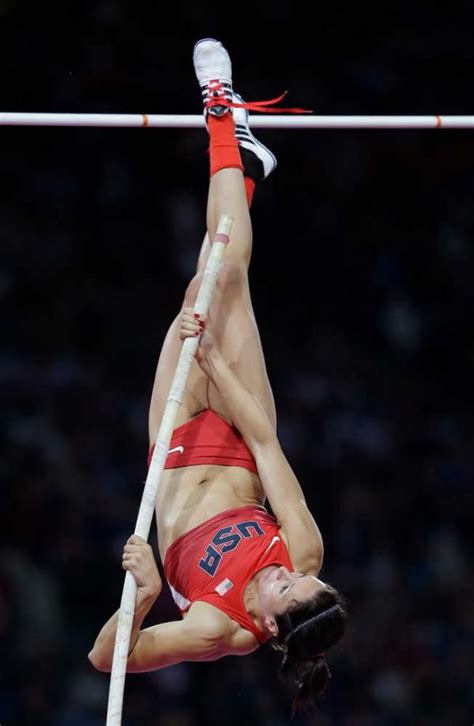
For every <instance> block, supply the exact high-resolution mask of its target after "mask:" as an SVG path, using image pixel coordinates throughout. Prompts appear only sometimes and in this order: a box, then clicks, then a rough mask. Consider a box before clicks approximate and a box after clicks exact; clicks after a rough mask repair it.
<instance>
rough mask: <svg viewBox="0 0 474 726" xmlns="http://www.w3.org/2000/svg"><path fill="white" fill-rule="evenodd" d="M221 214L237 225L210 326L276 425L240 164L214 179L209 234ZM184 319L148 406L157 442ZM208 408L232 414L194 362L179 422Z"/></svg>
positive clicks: (192, 291) (172, 332)
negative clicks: (254, 298)
mask: <svg viewBox="0 0 474 726" xmlns="http://www.w3.org/2000/svg"><path fill="white" fill-rule="evenodd" d="M221 214H229V215H230V216H232V217H233V218H234V226H233V228H232V233H231V241H230V243H229V244H228V246H227V248H226V251H225V257H224V263H223V265H222V268H221V272H220V275H219V279H218V284H217V288H216V291H215V295H214V299H213V302H212V304H211V308H210V311H209V324H210V325H212V328H213V331H214V335H215V338H216V341H217V342H218V344H219V346H220V349H221V351H222V354H223V355H224V357H225V359H226V360H227V361H228V363H229V364H230V365H231V366H232V367H233V369H234V370H235V372H236V374H237V375H238V376H239V378H240V379H241V381H242V382H243V383H244V385H245V386H246V387H247V388H248V389H249V390H250V391H251V392H252V393H253V394H254V395H255V396H257V397H258V399H259V400H260V402H261V403H262V405H263V407H264V410H265V411H266V413H267V415H268V417H269V419H270V421H272V423H273V425H276V414H275V404H274V398H273V394H272V390H271V386H270V383H269V380H268V375H267V371H266V366H265V360H264V356H263V350H262V345H261V342H260V335H259V332H258V328H257V323H256V320H255V316H254V312H253V308H252V302H251V297H250V289H249V282H248V267H249V262H250V256H251V251H252V228H251V224H250V215H249V209H248V204H247V198H246V195H245V186H244V181H243V174H242V172H241V171H240V169H222V170H221V171H218V172H217V174H215V175H214V176H213V177H212V178H211V181H210V185H209V198H208V217H207V223H208V230H209V237H210V238H211V239H212V237H213V235H214V234H215V230H216V226H217V223H218V220H219V218H220V215H221ZM209 249H210V245H209V242H208V240H207V239H205V240H204V243H203V247H202V250H201V254H200V259H199V263H198V269H197V272H196V276H195V277H194V278H193V280H192V281H191V283H190V284H189V286H188V288H187V290H186V293H185V296H184V300H183V308H184V307H193V305H194V302H195V300H196V295H197V292H198V290H199V285H200V282H201V276H202V270H203V268H204V265H205V262H206V260H207V256H208V254H209ZM180 319H181V311H180V313H179V314H178V315H177V317H176V319H175V320H174V321H173V323H172V325H171V327H170V329H169V331H168V333H167V336H166V338H165V341H164V343H163V347H162V350H161V354H160V358H159V361H158V368H157V372H156V377H155V384H154V388H153V394H152V399H151V406H150V421H149V423H150V442H151V443H154V441H155V440H156V436H157V434H158V428H159V425H160V422H161V417H162V414H163V409H164V406H165V404H166V397H167V395H168V392H169V388H170V385H171V382H172V379H173V375H174V372H175V370H176V365H177V362H178V358H179V354H180V351H181V346H182V342H181V340H180V338H179V327H180ZM207 407H211V408H213V409H214V410H215V411H217V412H218V413H220V414H222V415H223V416H226V417H228V418H229V415H228V412H227V411H226V408H225V404H224V402H223V401H222V399H221V397H220V396H219V395H218V394H217V391H216V390H215V389H214V388H213V386H209V384H208V379H207V377H206V376H205V375H204V374H203V373H202V371H201V369H200V368H199V366H198V365H197V364H196V363H195V364H193V366H192V369H191V373H190V376H189V379H188V385H187V390H186V394H185V397H184V400H183V404H182V406H181V408H180V411H179V418H178V420H177V422H176V425H179V424H180V423H183V422H184V421H186V420H187V419H189V418H191V417H192V416H194V415H195V414H196V413H198V412H199V411H201V410H202V409H204V408H207Z"/></svg>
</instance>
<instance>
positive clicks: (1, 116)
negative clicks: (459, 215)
mask: <svg viewBox="0 0 474 726" xmlns="http://www.w3.org/2000/svg"><path fill="white" fill-rule="evenodd" d="M249 123H250V126H251V127H252V128H261V129H263V128H265V129H439V128H445V129H472V128H474V116H436V115H433V116H312V115H306V114H301V115H291V116H290V115H288V116H285V115H271V114H268V115H267V114H264V115H252V114H250V120H249ZM0 126H94V127H99V126H107V127H129V128H132V127H141V128H144V127H148V128H181V129H183V128H188V129H189V128H201V127H203V126H204V118H203V116H202V115H186V114H145V113H143V114H138V113H137V114H118V113H1V112H0Z"/></svg>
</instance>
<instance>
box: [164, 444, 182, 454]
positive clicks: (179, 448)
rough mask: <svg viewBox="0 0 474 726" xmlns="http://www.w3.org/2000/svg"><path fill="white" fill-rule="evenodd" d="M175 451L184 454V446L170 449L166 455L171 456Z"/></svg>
mask: <svg viewBox="0 0 474 726" xmlns="http://www.w3.org/2000/svg"><path fill="white" fill-rule="evenodd" d="M175 451H177V452H178V454H182V453H183V452H184V446H176V447H175V448H174V449H170V450H169V451H168V454H173V453H174V452H175Z"/></svg>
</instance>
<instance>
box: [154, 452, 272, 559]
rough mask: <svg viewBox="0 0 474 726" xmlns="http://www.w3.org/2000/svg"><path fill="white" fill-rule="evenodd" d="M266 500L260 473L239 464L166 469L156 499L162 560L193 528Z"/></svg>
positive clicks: (261, 503)
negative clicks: (222, 513)
mask: <svg viewBox="0 0 474 726" xmlns="http://www.w3.org/2000/svg"><path fill="white" fill-rule="evenodd" d="M264 501H265V495H264V492H263V488H262V485H261V483H260V479H259V478H258V476H256V475H255V474H253V473H252V472H250V471H248V470H247V469H243V468H241V467H239V466H218V465H216V464H199V465H197V466H188V467H181V468H179V469H165V470H164V471H163V475H162V478H161V483H160V487H159V490H158V497H157V500H156V521H157V528H158V545H159V550H160V556H161V559H162V561H164V557H165V554H166V550H167V549H168V547H169V546H170V545H171V544H172V543H173V542H174V541H175V540H176V539H177V538H178V537H180V536H181V535H182V534H185V533H186V532H188V531H189V530H190V529H192V528H193V527H197V526H198V525H199V524H202V523H203V522H205V521H207V520H208V519H210V518H211V517H213V516H214V515H216V514H219V512H223V511H225V510H226V509H233V508H234V507H243V506H246V505H252V504H253V505H257V506H259V505H260V506H261V505H263V504H264Z"/></svg>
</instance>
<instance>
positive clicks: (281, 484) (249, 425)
mask: <svg viewBox="0 0 474 726" xmlns="http://www.w3.org/2000/svg"><path fill="white" fill-rule="evenodd" d="M184 323H185V324H184ZM184 323H183V326H182V331H181V334H182V337H186V336H187V335H191V330H192V329H193V326H195V321H191V320H190V319H189V316H187V317H186V318H185V319H184ZM197 359H198V362H199V365H200V366H201V368H202V369H203V371H204V372H205V373H206V375H207V376H208V377H209V379H210V380H211V381H212V383H213V384H214V385H215V386H216V388H217V390H218V392H219V394H220V395H221V396H222V398H223V399H224V400H225V403H226V405H227V407H228V410H229V412H230V414H231V416H232V420H233V422H234V424H235V426H236V427H237V428H238V430H239V431H240V433H241V434H242V436H243V437H244V439H245V441H246V443H247V445H248V446H249V448H250V450H251V451H252V453H253V455H254V457H255V461H256V464H257V469H258V474H259V477H260V480H261V482H262V486H263V488H264V491H265V494H266V496H267V497H268V500H269V502H270V506H271V508H272V511H273V513H274V515H275V517H276V518H277V519H278V521H279V523H280V525H281V526H282V529H283V531H284V532H285V534H286V536H287V538H288V546H289V551H290V557H291V559H292V562H293V565H294V566H295V569H297V570H300V571H302V572H305V573H311V574H318V573H319V570H320V569H321V565H322V560H323V542H322V537H321V533H320V531H319V529H318V527H317V525H316V522H315V521H314V518H313V517H312V515H311V512H310V511H309V509H308V507H307V505H306V500H305V496H304V494H303V490H302V489H301V486H300V484H299V482H298V480H297V478H296V476H295V474H294V473H293V470H292V469H291V467H290V465H289V463H288V461H287V459H286V456H285V455H284V453H283V451H282V449H281V446H280V443H279V441H278V438H277V436H276V433H275V431H274V429H273V426H272V425H271V423H270V421H269V420H268V417H267V415H266V414H265V411H264V410H263V408H262V406H261V405H260V403H259V401H258V400H257V399H256V398H255V397H254V396H252V394H251V393H250V392H249V391H248V390H247V389H246V388H245V386H243V385H242V383H241V382H240V380H239V379H238V378H237V376H236V375H235V373H234V372H233V371H232V370H231V368H230V367H229V366H228V365H227V363H226V362H225V360H224V358H223V357H222V355H221V354H220V352H219V351H218V350H217V348H216V346H215V344H214V340H213V337H212V335H211V334H209V333H208V332H205V333H203V334H202V335H201V340H200V347H199V349H198V353H197Z"/></svg>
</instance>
